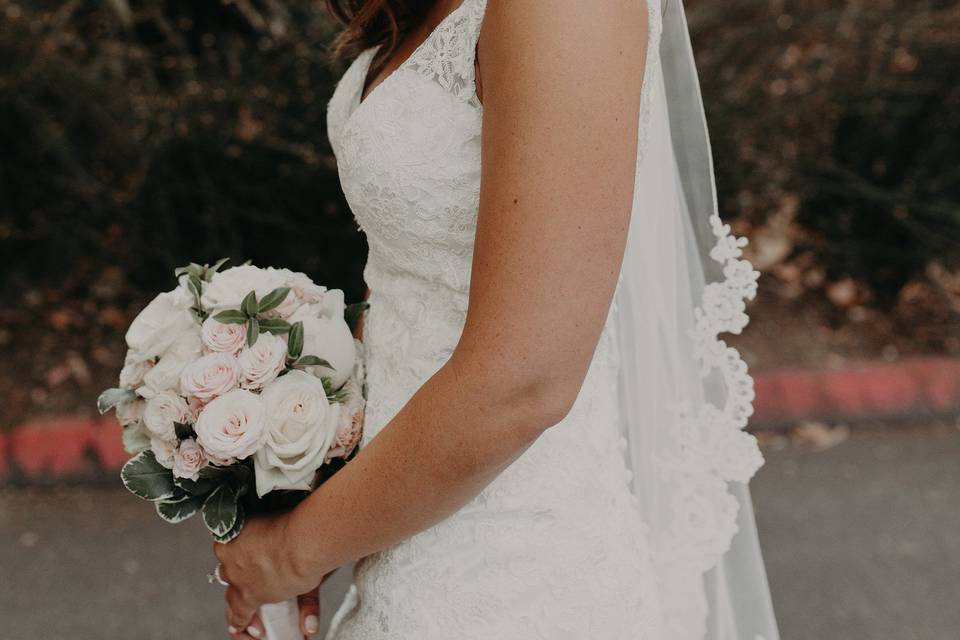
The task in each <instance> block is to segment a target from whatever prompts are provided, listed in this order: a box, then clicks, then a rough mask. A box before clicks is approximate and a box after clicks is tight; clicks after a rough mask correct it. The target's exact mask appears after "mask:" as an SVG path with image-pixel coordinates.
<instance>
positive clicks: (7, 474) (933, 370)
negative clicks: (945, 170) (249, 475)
mask: <svg viewBox="0 0 960 640" xmlns="http://www.w3.org/2000/svg"><path fill="white" fill-rule="evenodd" d="M754 385H755V390H756V400H755V401H754V415H753V417H752V418H751V420H750V424H751V427H752V428H754V429H764V428H770V427H777V426H793V425H795V424H796V423H797V422H799V421H802V420H810V419H828V420H841V421H856V420H860V419H884V418H899V417H907V416H911V415H931V414H945V413H950V412H957V413H960V360H953V359H946V358H926V359H917V360H907V361H902V362H897V363H875V362H873V363H864V364H862V365H857V366H853V367H851V368H849V369H839V370H822V371H818V370H803V369H781V370H773V371H766V372H763V373H760V374H757V375H756V376H755V379H754ZM120 436H121V428H120V425H119V424H118V423H117V421H116V419H115V418H114V417H113V416H112V415H111V416H106V417H103V418H100V419H95V420H90V419H84V418H70V417H67V418H50V419H46V420H41V421H36V422H30V423H27V424H23V425H20V426H19V427H17V428H15V429H14V430H13V431H11V432H10V433H7V434H4V433H0V479H13V480H20V481H27V482H52V481H55V480H60V479H92V478H98V477H103V476H105V475H112V474H115V473H116V471H117V470H118V469H119V468H120V467H121V466H122V465H123V463H124V462H126V461H127V459H129V457H130V456H129V454H127V452H126V451H124V449H123V444H122V441H121V437H120Z"/></svg>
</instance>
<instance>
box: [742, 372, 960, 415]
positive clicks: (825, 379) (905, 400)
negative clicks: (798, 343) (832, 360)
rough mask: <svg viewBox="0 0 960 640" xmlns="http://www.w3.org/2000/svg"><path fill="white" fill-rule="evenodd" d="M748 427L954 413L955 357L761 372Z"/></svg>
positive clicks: (957, 399)
mask: <svg viewBox="0 0 960 640" xmlns="http://www.w3.org/2000/svg"><path fill="white" fill-rule="evenodd" d="M754 384H755V390H756V394H757V398H756V401H755V402H754V415H753V418H751V425H752V426H753V427H755V428H756V427H765V426H771V425H785V424H790V423H796V422H797V421H799V420H808V419H834V420H850V421H855V420H864V419H884V418H886V419H889V418H898V417H907V416H911V415H932V414H944V413H950V412H960V360H954V359H947V358H923V359H916V360H905V361H901V362H896V363H875V362H872V363H864V364H861V365H856V366H853V367H851V368H849V369H838V370H829V369H828V370H818V371H814V370H803V369H782V370H774V371H767V372H764V373H763V374H760V375H757V376H756V377H755V380H754Z"/></svg>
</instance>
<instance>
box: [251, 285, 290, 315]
mask: <svg viewBox="0 0 960 640" xmlns="http://www.w3.org/2000/svg"><path fill="white" fill-rule="evenodd" d="M289 293H290V287H279V288H277V289H274V290H273V291H271V292H270V293H268V294H267V295H265V296H263V298H262V299H261V300H260V305H259V309H260V310H259V313H266V312H267V311H271V310H273V309H276V308H277V307H279V306H280V303H281V302H283V301H284V300H286V298H287V295H288V294H289Z"/></svg>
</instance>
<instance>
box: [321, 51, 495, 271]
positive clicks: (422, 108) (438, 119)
mask: <svg viewBox="0 0 960 640" xmlns="http://www.w3.org/2000/svg"><path fill="white" fill-rule="evenodd" d="M371 53H372V52H371V51H367V52H364V53H362V54H361V55H360V57H358V58H357V60H355V61H354V64H353V65H351V67H350V68H348V70H347V72H346V73H345V74H344V76H343V77H342V78H341V80H340V82H339V83H338V85H337V87H336V90H335V91H334V94H333V96H332V98H331V100H330V103H329V106H328V123H327V128H328V134H329V136H330V142H331V146H332V147H333V150H334V153H335V155H336V161H337V168H338V172H339V176H340V183H341V187H342V188H343V192H344V195H345V197H346V199H347V202H348V204H349V205H350V208H351V210H352V211H353V214H354V216H355V218H356V220H357V223H358V224H359V225H360V227H361V228H362V229H363V230H364V231H365V232H366V233H367V236H368V239H369V241H370V244H371V250H374V247H375V246H379V247H382V248H384V249H386V250H388V251H389V252H393V253H397V252H401V253H402V252H414V253H416V254H418V255H419V254H422V253H423V252H424V251H427V250H433V251H437V250H439V251H442V250H443V249H444V247H445V246H450V248H456V249H457V250H458V252H459V251H460V250H462V249H463V247H464V243H472V238H473V232H474V229H475V222H476V213H477V207H478V200H479V190H480V132H481V122H482V107H481V106H480V105H479V103H478V102H476V101H474V100H464V99H462V97H460V96H457V95H455V94H453V93H452V92H451V91H449V89H448V88H446V87H444V86H443V85H442V84H441V83H439V82H436V81H435V80H434V79H433V78H430V77H428V76H427V75H426V74H425V73H422V72H421V71H420V69H417V68H412V67H401V68H399V69H397V70H396V71H395V72H394V73H393V74H391V75H390V76H389V77H388V78H387V79H386V80H384V81H383V82H382V83H381V84H380V85H378V86H377V87H375V88H374V89H373V91H372V92H371V93H370V95H368V96H367V97H365V98H364V100H363V101H362V102H360V100H359V95H360V92H361V90H362V84H363V79H364V71H365V70H366V68H367V64H368V63H369V59H367V58H369V56H370V55H371Z"/></svg>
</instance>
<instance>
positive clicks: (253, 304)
mask: <svg viewBox="0 0 960 640" xmlns="http://www.w3.org/2000/svg"><path fill="white" fill-rule="evenodd" d="M259 309H260V305H259V304H257V292H256V291H251V292H250V293H248V294H247V295H245V296H244V297H243V302H241V303H240V310H241V311H243V312H244V313H245V314H246V315H247V317H248V318H252V317H254V316H255V315H257V311H258V310H259Z"/></svg>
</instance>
